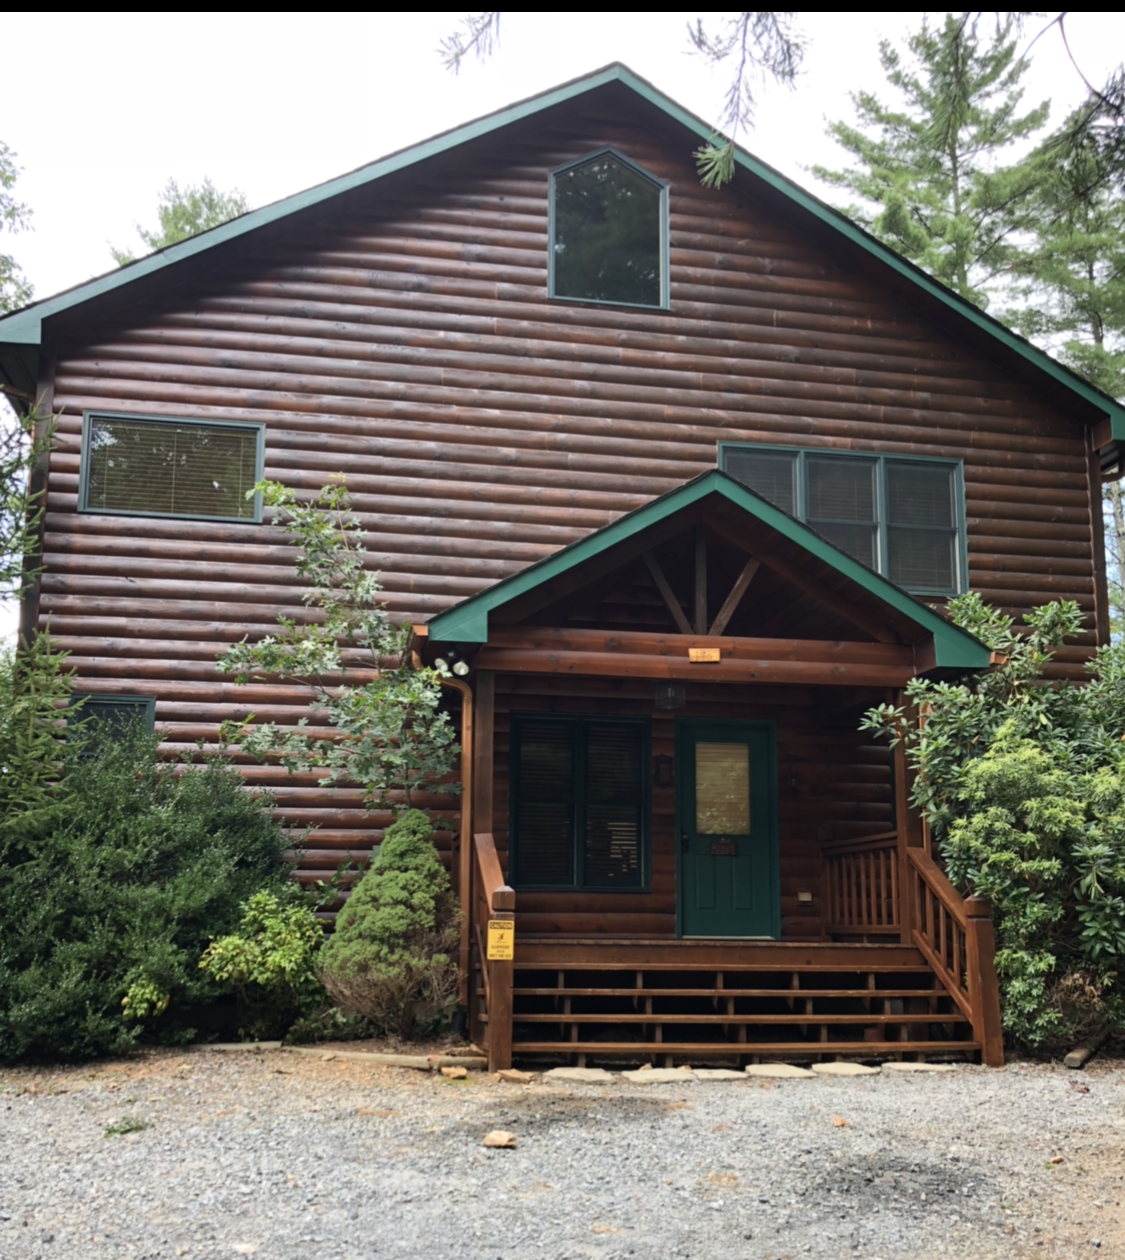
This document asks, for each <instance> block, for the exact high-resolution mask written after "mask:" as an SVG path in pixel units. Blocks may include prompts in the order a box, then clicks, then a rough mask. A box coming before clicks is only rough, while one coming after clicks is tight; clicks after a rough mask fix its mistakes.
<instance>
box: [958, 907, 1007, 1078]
mask: <svg viewBox="0 0 1125 1260" xmlns="http://www.w3.org/2000/svg"><path fill="white" fill-rule="evenodd" d="M965 911H966V914H967V916H968V922H967V924H966V927H965V955H966V957H965V969H966V971H967V973H968V975H967V976H966V979H967V980H968V986H969V993H970V994H971V995H972V1003H973V1039H974V1040H975V1041H979V1042H980V1046H981V1050H980V1058H981V1062H982V1063H983V1064H984V1065H985V1067H1003V1066H1004V1035H1003V1030H1002V1028H1001V1026H1000V984H999V981H998V980H997V977H996V938H995V936H994V935H993V931H992V907H991V905H989V903H988V901H987V900H986V899H985V898H984V897H967V898H966V899H965Z"/></svg>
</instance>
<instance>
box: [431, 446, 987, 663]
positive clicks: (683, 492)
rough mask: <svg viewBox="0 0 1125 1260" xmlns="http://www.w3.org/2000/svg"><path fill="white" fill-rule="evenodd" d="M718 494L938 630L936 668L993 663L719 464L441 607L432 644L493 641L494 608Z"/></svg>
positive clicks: (979, 646) (980, 648)
mask: <svg viewBox="0 0 1125 1260" xmlns="http://www.w3.org/2000/svg"><path fill="white" fill-rule="evenodd" d="M710 495H721V496H722V497H723V498H725V499H727V500H728V501H729V502H731V503H733V504H735V505H736V506H737V507H740V508H741V509H742V510H743V511H745V512H748V513H749V514H750V515H751V516H754V517H756V518H757V519H758V520H760V521H762V522H763V524H765V525H769V526H771V527H772V528H773V529H776V530H777V532H778V533H779V534H781V535H782V536H783V537H785V538H787V539H789V540H790V541H791V542H794V543H796V544H797V545H798V546H800V547H802V548H804V550H805V551H807V552H808V553H809V554H810V555H813V556H815V557H816V558H817V559H818V560H823V561H824V562H825V563H826V564H829V565H831V566H832V568H834V569H835V570H836V571H837V572H838V573H840V574H842V575H843V576H844V577H846V578H849V579H850V580H851V581H853V582H855V583H856V584H857V585H858V586H861V587H862V588H863V589H864V590H865V591H867V592H868V593H869V594H871V595H874V596H875V597H876V598H877V599H879V600H881V601H882V602H883V603H884V604H886V605H888V606H889V607H891V608H893V609H895V611H896V612H899V613H902V614H903V615H904V616H906V617H907V618H909V619H910V620H911V621H913V622H914V623H915V624H916V625H917V626H918V627H919V628H920V629H921V630H922V631H923V632H924V633H926V634H930V635H932V636H933V642H934V652H935V656H936V661H935V667H936V668H938V669H962V670H964V669H987V668H988V664H989V655H990V654H989V650H988V648H987V647H985V645H984V644H983V643H981V642H980V641H979V640H978V639H975V638H973V636H972V635H971V634H968V633H967V632H966V631H964V630H960V629H958V628H957V626H955V625H953V624H952V622H949V621H946V619H945V618H944V617H943V616H941V614H940V613H937V612H934V610H933V609H932V608H929V607H927V606H926V605H925V604H923V603H921V602H920V601H919V600H916V599H915V598H914V597H913V596H912V595H908V594H907V593H906V591H904V590H903V589H902V588H901V587H899V586H896V585H895V584H894V583H893V582H890V581H888V580H887V579H886V578H885V577H881V576H880V575H879V574H878V573H874V572H872V570H871V569H869V568H867V566H866V565H863V564H860V562H859V561H858V560H853V559H852V557H851V556H849V555H847V554H846V553H845V552H843V551H841V550H840V549H839V548H838V547H834V546H833V545H832V543H830V542H829V541H828V540H827V539H826V538H822V537H821V536H820V535H819V534H818V533H816V532H815V531H814V530H811V529H809V527H808V526H807V525H804V524H802V523H801V522H800V521H797V520H794V519H793V517H791V516H790V515H789V514H788V513H787V512H783V511H782V510H781V509H780V508H777V507H774V505H773V504H772V503H769V502H767V501H766V500H765V499H763V498H762V497H761V496H760V495H757V494H755V493H754V491H753V490H749V489H747V487H746V486H744V485H743V484H742V483H741V482H739V481H735V480H734V478H733V477H729V476H728V475H727V474H726V473H724V472H721V471H719V470H718V469H712V470H711V471H710V472H705V473H703V474H701V475H700V476H698V477H696V478H695V479H694V480H692V481H689V482H687V483H686V484H685V485H682V486H679V487H678V488H677V489H675V490H670V491H669V492H668V493H667V494H665V495H662V496H661V497H660V498H659V499H653V501H652V502H651V503H646V504H645V505H644V506H643V507H639V508H636V509H635V510H634V511H632V512H629V513H628V514H627V515H625V516H622V517H620V518H618V519H617V520H616V521H614V522H613V523H612V524H610V525H606V526H605V527H604V528H603V529H599V530H597V531H596V532H595V533H593V534H588V535H587V536H586V537H585V538H582V539H579V541H578V542H576V543H571V544H570V546H569V547H564V548H563V549H562V550H561V551H557V552H555V554H554V555H553V556H548V557H547V558H546V559H545V560H539V561H537V562H536V563H535V564H533V565H530V566H529V567H528V568H526V569H524V570H522V572H520V573H515V574H513V575H512V576H511V577H509V578H504V579H503V580H502V581H499V582H497V583H496V584H495V585H494V586H490V587H488V589H487V590H484V591H481V592H480V594H478V595H472V596H470V597H469V598H468V599H466V600H463V601H462V602H461V603H460V604H457V605H456V606H455V607H453V608H450V609H449V610H448V611H447V612H443V613H439V614H438V615H437V616H436V617H434V618H433V619H432V620H431V621H430V623H429V634H428V637H429V640H430V642H432V643H435V642H436V643H487V642H488V615H489V613H490V612H491V611H492V610H493V609H494V608H500V607H502V606H503V605H504V604H507V603H509V602H510V601H511V600H513V599H516V598H517V597H518V596H520V595H524V594H526V593H527V592H528V591H532V590H534V589H535V588H536V587H538V586H541V585H542V584H543V583H544V582H549V581H551V579H552V578H556V577H559V576H560V575H561V574H563V573H567V572H568V571H569V570H571V569H573V568H575V567H576V566H578V565H580V564H583V563H584V562H585V561H587V560H592V559H594V557H596V556H599V555H601V554H602V553H603V552H605V551H608V550H609V549H610V548H611V547H614V546H616V545H617V544H618V543H622V542H625V541H627V540H628V539H630V538H634V537H636V536H637V535H638V534H643V533H644V532H645V530H647V529H650V528H652V527H653V526H655V525H658V524H659V523H660V522H661V521H664V520H666V519H667V518H668V517H670V516H672V515H673V514H674V513H676V512H679V511H682V510H683V509H684V508H686V507H690V506H691V505H692V504H694V503H698V502H700V500H702V499H706V498H708V497H709V496H710Z"/></svg>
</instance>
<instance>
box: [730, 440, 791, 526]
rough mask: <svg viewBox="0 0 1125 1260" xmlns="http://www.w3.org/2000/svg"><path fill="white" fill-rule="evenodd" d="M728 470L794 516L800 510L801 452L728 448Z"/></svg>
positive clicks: (757, 492)
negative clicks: (798, 453) (798, 463)
mask: <svg viewBox="0 0 1125 1260" xmlns="http://www.w3.org/2000/svg"><path fill="white" fill-rule="evenodd" d="M723 463H724V471H726V472H728V473H730V475H731V476H732V477H737V478H738V480H739V481H741V482H742V484H743V485H745V486H749V487H750V489H751V490H753V491H754V492H755V494H760V495H761V496H762V498H763V499H766V500H767V501H768V502H770V503H772V504H773V505H774V507H779V508H781V510H782V511H783V512H788V513H789V515H790V516H794V515H795V514H796V510H797V454H796V452H795V451H793V452H790V451H748V450H745V449H743V450H732V449H728V450H726V451H724V454H723Z"/></svg>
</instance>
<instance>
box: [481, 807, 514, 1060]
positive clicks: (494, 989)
mask: <svg viewBox="0 0 1125 1260" xmlns="http://www.w3.org/2000/svg"><path fill="white" fill-rule="evenodd" d="M473 854H474V860H473V866H472V871H473V896H472V898H471V899H470V906H471V909H470V913H471V914H472V915H473V920H474V921H473V933H474V935H475V937H476V942H477V952H478V954H479V955H480V966H481V978H482V980H483V983H484V999H485V1002H486V1004H487V1006H488V1036H487V1040H488V1070H489V1071H490V1072H497V1071H500V1070H502V1069H504V1068H510V1067H511V1066H512V982H513V978H514V972H515V969H514V965H513V960H512V959H510V958H507V959H499V958H492V959H490V958H489V957H488V943H487V942H488V926H487V921H488V920H490V919H507V920H509V921H510V922H511V924H512V928H513V930H514V929H515V918H516V893H515V889H513V888H510V887H509V886H508V884H507V883H506V882H505V880H504V872H503V869H502V868H501V866H500V856H499V854H498V853H497V852H496V841H495V840H494V839H493V837H492V833H491V832H488V831H478V832H476V833H475V834H474V835H473Z"/></svg>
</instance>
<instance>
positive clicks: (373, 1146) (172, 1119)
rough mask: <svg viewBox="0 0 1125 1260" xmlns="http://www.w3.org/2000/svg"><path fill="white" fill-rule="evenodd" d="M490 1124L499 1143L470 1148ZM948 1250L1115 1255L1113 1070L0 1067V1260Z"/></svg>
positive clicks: (924, 1257)
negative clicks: (708, 1078)
mask: <svg viewBox="0 0 1125 1260" xmlns="http://www.w3.org/2000/svg"><path fill="white" fill-rule="evenodd" d="M130 1122H136V1123H137V1125H138V1126H139V1125H140V1124H142V1123H143V1124H145V1125H146V1126H147V1127H144V1128H143V1129H140V1128H138V1131H136V1132H132V1133H115V1132H114V1131H113V1130H114V1129H121V1128H129V1127H131V1123H130ZM497 1128H499V1129H508V1130H511V1131H512V1132H513V1133H515V1134H516V1136H517V1138H518V1147H517V1148H516V1149H515V1150H489V1149H485V1148H483V1147H482V1146H481V1139H482V1137H483V1136H484V1134H485V1133H486V1132H488V1131H489V1130H491V1129H497ZM1060 1157H1061V1158H1060ZM1052 1160H1056V1161H1058V1162H1051V1161H1052ZM946 1254H949V1255H958V1256H971V1257H974V1260H975V1258H978V1257H979V1258H982V1260H983V1258H989V1257H1004V1258H1005V1260H1008V1258H1009V1257H1025V1256H1028V1257H1031V1256H1035V1257H1052V1258H1053V1257H1092V1256H1095V1255H1097V1256H1122V1257H1125V1064H1123V1063H1116V1064H1114V1063H1099V1062H1097V1061H1095V1062H1094V1063H1092V1064H1091V1065H1090V1067H1088V1068H1087V1070H1086V1071H1085V1072H1082V1073H1077V1072H1067V1071H1066V1070H1065V1069H1062V1068H1056V1067H1052V1066H1049V1065H1028V1064H1016V1065H1012V1066H1010V1067H1008V1068H1006V1069H1003V1070H1000V1071H989V1070H986V1069H982V1068H972V1067H962V1068H959V1069H958V1070H957V1071H956V1072H955V1073H948V1074H943V1075H937V1074H934V1075H922V1074H917V1075H913V1074H911V1075H908V1074H905V1073H902V1074H895V1075H892V1074H891V1073H884V1074H881V1075H879V1076H869V1077H862V1078H856V1079H822V1078H818V1079H815V1080H791V1081H778V1082H765V1081H752V1080H746V1081H737V1082H733V1083H727V1082H708V1083H703V1082H695V1081H686V1082H684V1083H682V1084H681V1083H678V1082H677V1083H674V1084H669V1085H647V1086H637V1085H630V1084H625V1083H615V1084H613V1085H609V1086H604V1085H572V1084H566V1085H563V1084H558V1083H554V1082H545V1081H543V1079H542V1078H540V1077H537V1078H536V1080H535V1081H534V1083H532V1084H530V1085H518V1084H508V1083H502V1082H499V1081H496V1080H494V1079H492V1078H491V1077H488V1076H483V1075H482V1076H477V1077H472V1078H470V1079H469V1080H468V1081H447V1080H444V1079H442V1078H441V1077H437V1076H429V1075H426V1074H422V1073H418V1072H411V1071H408V1070H403V1069H396V1068H380V1067H372V1066H371V1065H369V1064H363V1063H356V1062H349V1061H342V1060H329V1059H325V1058H321V1057H319V1056H316V1057H309V1056H302V1055H296V1054H288V1053H285V1052H273V1053H265V1054H237V1055H235V1054H227V1055H223V1054H208V1053H184V1052H182V1051H180V1052H158V1053H152V1054H146V1055H144V1056H141V1057H138V1058H134V1059H130V1060H122V1061H116V1062H112V1063H105V1064H98V1065H95V1066H92V1067H84V1068H73V1069H65V1070H23V1069H19V1070H16V1069H8V1070H4V1069H0V1258H2V1260H31V1258H32V1257H42V1258H43V1260H72V1258H73V1260H87V1258H90V1257H97V1258H98V1260H102V1258H103V1257H104V1258H110V1260H117V1258H118V1257H121V1258H124V1257H130V1258H135V1260H165V1258H166V1257H168V1258H171V1257H177V1256H201V1255H202V1256H237V1255H258V1256H260V1257H262V1260H305V1258H308V1260H313V1258H314V1257H315V1260H344V1258H346V1257H351V1258H353V1260H375V1258H382V1257H387V1258H388V1260H392V1258H393V1260H415V1258H418V1260H422V1258H425V1260H432V1258H434V1260H436V1258H441V1260H444V1258H446V1257H449V1258H450V1260H453V1258H457V1257H465V1258H466V1260H468V1258H472V1260H517V1258H518V1260H540V1258H542V1260H563V1258H564V1257H565V1258H567V1260H582V1258H585V1257H597V1258H599V1260H648V1258H649V1257H651V1258H652V1260H666V1258H669V1257H691V1258H692V1260H696V1258H698V1260H726V1257H738V1258H739V1260H774V1258H775V1257H794V1260H795V1258H796V1257H803V1256H813V1257H824V1258H825V1260H836V1258H838V1257H848V1256H851V1255H857V1256H862V1257H863V1260H878V1258H880V1257H881V1258H882V1260H930V1258H931V1257H934V1256H941V1255H946Z"/></svg>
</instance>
